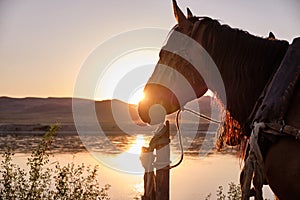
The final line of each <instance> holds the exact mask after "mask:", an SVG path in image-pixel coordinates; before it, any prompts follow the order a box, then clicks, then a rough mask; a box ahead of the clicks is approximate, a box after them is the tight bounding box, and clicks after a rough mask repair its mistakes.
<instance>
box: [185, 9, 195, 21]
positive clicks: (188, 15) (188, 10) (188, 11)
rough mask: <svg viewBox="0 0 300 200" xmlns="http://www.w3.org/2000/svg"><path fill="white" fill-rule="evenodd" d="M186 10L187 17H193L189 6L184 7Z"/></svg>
mask: <svg viewBox="0 0 300 200" xmlns="http://www.w3.org/2000/svg"><path fill="white" fill-rule="evenodd" d="M186 10H187V18H188V19H190V18H192V17H194V15H193V13H192V11H191V10H190V9H189V8H186Z"/></svg>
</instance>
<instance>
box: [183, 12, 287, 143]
mask: <svg viewBox="0 0 300 200" xmlns="http://www.w3.org/2000/svg"><path fill="white" fill-rule="evenodd" d="M189 20H191V21H192V22H193V23H201V25H200V26H199V27H200V28H199V30H198V34H199V35H200V37H201V38H200V41H199V42H200V43H201V45H202V46H203V47H204V48H205V49H206V51H207V52H208V53H209V54H210V56H211V57H212V59H213V60H214V62H215V63H216V65H217V67H218V68H219V71H220V73H221V75H222V78H223V81H224V84H225V90H226V95H227V113H226V119H225V124H224V126H223V128H222V133H221V134H220V135H219V139H220V141H223V143H224V141H225V143H227V144H228V143H229V144H239V143H240V142H241V140H243V138H244V136H245V135H246V136H249V134H250V133H249V131H248V129H249V127H246V126H248V122H249V120H251V119H248V117H249V115H250V113H251V111H252V109H253V107H254V105H255V103H256V100H257V99H258V98H259V96H260V94H261V92H262V91H263V89H264V87H265V85H266V84H267V82H268V80H269V79H270V78H271V77H272V75H273V74H274V73H275V71H276V69H277V68H278V67H279V65H280V63H281V60H282V59H283V57H284V55H285V52H286V50H287V48H288V45H289V44H288V42H287V41H283V40H269V39H266V38H262V37H258V36H254V35H251V34H249V33H248V32H246V31H243V30H240V29H235V28H231V27H230V26H228V25H226V24H225V25H221V24H220V23H219V21H218V20H214V19H211V18H209V17H193V18H191V19H189ZM219 143H220V144H221V143H222V142H219ZM221 146H222V145H220V147H221Z"/></svg>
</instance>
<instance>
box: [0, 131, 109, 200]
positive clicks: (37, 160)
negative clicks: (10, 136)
mask: <svg viewBox="0 0 300 200" xmlns="http://www.w3.org/2000/svg"><path fill="white" fill-rule="evenodd" d="M56 132H57V126H52V127H51V128H50V130H49V131H48V132H47V133H46V134H45V135H44V136H43V138H42V140H41V142H40V144H39V145H38V146H37V147H36V148H35V149H34V150H33V151H32V153H31V155H30V157H28V159H27V160H28V161H27V163H26V164H27V166H28V169H27V170H26V169H21V168H20V167H19V166H18V165H16V164H14V163H13V159H12V158H13V156H14V154H13V153H12V152H11V150H10V149H8V150H7V151H5V152H4V153H3V156H2V157H3V160H2V162H1V168H0V199H3V200H16V199H22V200H23V199H24V200H50V199H55V200H69V199H74V200H90V199H91V200H109V199H110V197H109V195H108V190H109V188H110V185H105V186H104V187H100V185H99V182H98V180H97V173H98V166H94V167H91V166H86V165H85V164H81V165H77V166H75V164H74V163H69V164H67V165H66V166H61V165H60V164H59V163H56V164H55V167H54V168H53V167H51V166H50V165H49V153H48V152H49V151H48V150H49V148H50V146H51V143H52V142H53V139H54V137H55V135H56Z"/></svg>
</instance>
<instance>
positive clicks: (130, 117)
mask: <svg viewBox="0 0 300 200" xmlns="http://www.w3.org/2000/svg"><path fill="white" fill-rule="evenodd" d="M75 100H76V102H77V103H78V102H79V103H80V106H82V110H84V109H85V108H84V106H87V105H89V106H94V109H95V114H96V116H97V120H98V122H99V124H100V126H101V128H102V129H103V130H105V131H114V132H122V130H124V128H125V129H128V130H132V129H134V128H135V127H136V125H143V123H142V122H141V120H140V119H139V116H138V113H137V106H136V105H131V104H127V103H125V102H122V101H120V100H105V101H92V100H85V99H75ZM210 101H211V98H210V97H203V98H201V99H200V100H196V101H193V102H191V103H189V104H188V105H187V107H188V108H191V109H195V108H197V106H198V105H199V107H200V108H201V112H203V113H205V114H208V115H209V114H210V110H211V109H210ZM186 116H187V117H184V120H185V122H188V123H193V121H194V120H197V118H195V116H190V114H186ZM81 117H83V118H85V117H86V120H87V123H88V122H89V118H88V116H81ZM168 119H169V120H170V121H171V124H172V123H174V119H175V114H172V115H170V116H168ZM54 123H59V124H60V125H61V126H62V130H61V131H62V132H68V133H73V134H74V133H76V129H75V126H74V119H73V113H72V98H10V97H0V133H1V132H2V134H3V133H9V132H14V133H17V132H22V130H24V131H26V132H30V131H35V132H36V131H40V132H42V131H44V129H46V128H47V127H48V125H50V124H54Z"/></svg>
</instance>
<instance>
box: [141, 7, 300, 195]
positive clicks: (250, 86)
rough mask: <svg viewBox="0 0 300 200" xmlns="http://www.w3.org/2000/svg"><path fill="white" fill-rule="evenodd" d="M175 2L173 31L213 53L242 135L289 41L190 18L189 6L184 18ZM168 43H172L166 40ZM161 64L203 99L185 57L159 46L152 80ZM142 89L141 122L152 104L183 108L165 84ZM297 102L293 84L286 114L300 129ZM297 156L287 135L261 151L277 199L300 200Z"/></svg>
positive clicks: (201, 85) (299, 95) (298, 148)
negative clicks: (182, 78) (177, 75)
mask: <svg viewBox="0 0 300 200" xmlns="http://www.w3.org/2000/svg"><path fill="white" fill-rule="evenodd" d="M173 5H174V14H175V17H176V19H177V21H178V25H177V26H175V27H174V31H178V32H180V33H183V34H185V35H187V36H189V37H192V38H193V39H194V40H196V41H197V42H198V43H199V44H201V45H202V46H203V48H204V49H205V50H206V51H207V52H208V54H209V55H210V56H211V58H212V59H213V61H214V62H215V63H216V66H217V67H218V70H219V71H220V74H221V76H222V79H223V82H224V86H225V90H226V96H227V109H228V110H229V112H230V114H231V115H232V116H233V117H234V118H235V119H236V120H237V121H238V122H239V124H240V125H241V126H242V127H243V128H244V132H245V134H246V135H247V134H248V135H247V136H249V130H248V129H247V128H248V126H249V121H248V117H249V116H250V114H251V112H252V110H253V107H254V106H255V103H256V101H257V99H258V98H259V96H260V95H261V93H262V91H263V90H264V88H265V86H266V85H267V83H268V81H269V80H270V79H271V77H272V76H273V75H274V73H275V72H276V70H277V68H278V67H279V65H280V63H281V60H282V59H283V57H284V55H285V53H286V51H287V48H288V42H286V41H280V40H274V39H263V38H259V37H256V36H253V35H250V34H249V33H247V32H244V31H241V30H238V29H232V28H230V27H229V26H227V25H221V24H220V23H219V22H218V21H217V20H213V19H210V18H208V17H203V18H198V17H194V16H193V15H192V14H191V12H190V10H188V18H186V17H185V15H184V14H183V13H182V11H181V10H180V9H179V8H178V6H177V4H176V2H175V1H173ZM195 27H196V28H195ZM170 37H172V34H171V36H170ZM167 45H172V44H168V43H167ZM178 48H179V47H178ZM179 50H180V48H179ZM193 56H194V55H193ZM161 64H163V65H167V66H170V67H173V68H175V69H176V70H177V71H178V72H179V73H181V74H183V76H184V77H185V78H186V79H188V80H189V82H190V83H191V85H192V88H193V89H194V93H195V94H196V96H197V97H196V98H199V97H201V96H202V95H203V94H204V93H205V92H206V91H207V89H208V86H207V85H206V83H205V82H204V80H203V77H201V75H199V74H197V73H195V72H194V71H192V69H193V66H191V65H190V64H189V62H188V61H186V60H183V59H180V57H179V56H177V55H174V53H171V52H166V51H165V50H163V49H162V50H161V52H160V60H159V62H158V65H157V67H156V69H155V71H154V73H153V75H152V78H153V77H155V76H156V73H155V72H156V71H158V70H157V68H159V65H161ZM191 71H192V72H191ZM150 79H151V78H150ZM174 82H176V80H174ZM177 87H179V89H181V90H185V88H180V87H182V86H181V85H177ZM209 89H211V88H209ZM144 92H145V94H146V98H145V100H143V101H142V102H140V104H139V107H138V109H139V115H140V117H141V119H142V120H143V121H145V122H148V123H149V122H150V121H151V119H150V117H149V110H151V106H153V105H155V104H160V105H162V106H163V107H164V109H165V111H166V112H165V113H167V114H169V113H172V112H175V111H176V110H178V109H180V107H181V106H182V105H181V104H180V103H179V100H178V94H177V96H176V95H175V94H174V93H173V92H172V90H170V89H168V87H167V86H162V85H159V84H157V85H155V84H153V83H148V84H147V85H146V86H145V89H144ZM179 95H180V94H179ZM185 95H186V94H185ZM194 98H195V97H194V96H193V95H191V96H190V99H189V98H186V97H185V98H184V99H185V101H186V102H187V101H189V100H193V99H194ZM299 100H300V83H298V84H297V85H296V88H295V90H294V95H293V98H292V100H291V103H290V107H289V109H288V112H287V114H286V116H285V122H286V124H289V125H291V126H294V127H296V128H300V118H299V116H300V104H299V103H298V102H299ZM186 102H184V103H186ZM299 155H300V142H298V141H296V140H294V139H292V138H289V137H284V138H283V139H280V140H277V142H276V143H275V144H273V145H271V146H270V148H269V149H268V150H267V152H266V154H265V157H264V169H265V174H266V176H267V180H268V183H269V185H270V187H271V189H272V190H273V192H274V193H275V194H276V195H277V196H278V197H279V199H282V200H285V199H288V200H291V199H300V181H298V180H300V159H299Z"/></svg>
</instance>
